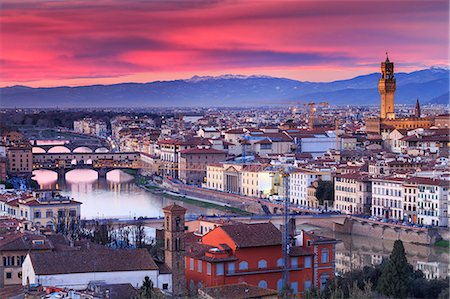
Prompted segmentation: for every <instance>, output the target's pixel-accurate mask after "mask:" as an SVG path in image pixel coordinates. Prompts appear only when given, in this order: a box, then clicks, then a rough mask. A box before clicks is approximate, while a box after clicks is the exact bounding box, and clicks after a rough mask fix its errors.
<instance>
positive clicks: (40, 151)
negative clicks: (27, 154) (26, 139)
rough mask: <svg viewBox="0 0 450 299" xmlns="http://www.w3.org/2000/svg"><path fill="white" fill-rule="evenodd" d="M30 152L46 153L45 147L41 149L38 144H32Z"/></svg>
mask: <svg viewBox="0 0 450 299" xmlns="http://www.w3.org/2000/svg"><path fill="white" fill-rule="evenodd" d="M31 152H32V153H33V154H45V153H46V151H45V149H43V148H42V147H39V146H33V148H32V149H31Z"/></svg>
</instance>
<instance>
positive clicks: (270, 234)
mask: <svg viewBox="0 0 450 299" xmlns="http://www.w3.org/2000/svg"><path fill="white" fill-rule="evenodd" d="M216 229H222V230H223V231H224V232H225V233H226V234H227V235H228V236H229V237H230V238H231V239H232V240H233V242H234V243H235V244H236V246H237V247H240V248H245V247H263V246H274V245H280V244H281V232H280V231H279V230H278V229H277V228H276V227H275V226H274V225H273V224H272V223H270V222H269V223H252V224H246V223H236V224H232V225H222V226H220V227H218V228H216Z"/></svg>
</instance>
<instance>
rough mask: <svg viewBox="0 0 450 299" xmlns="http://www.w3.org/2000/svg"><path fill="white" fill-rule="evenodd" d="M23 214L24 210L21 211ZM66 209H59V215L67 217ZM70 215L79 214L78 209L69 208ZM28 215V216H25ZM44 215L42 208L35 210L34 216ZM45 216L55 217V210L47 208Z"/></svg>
mask: <svg viewBox="0 0 450 299" xmlns="http://www.w3.org/2000/svg"><path fill="white" fill-rule="evenodd" d="M21 214H22V211H21ZM25 214H27V212H26V211H25ZM65 214H66V212H65V210H58V217H65ZM69 216H71V217H75V216H77V210H75V209H70V210H69ZM25 217H27V216H25ZM41 217H42V213H41V211H40V210H35V211H34V218H41ZM45 218H53V211H52V210H47V211H46V212H45Z"/></svg>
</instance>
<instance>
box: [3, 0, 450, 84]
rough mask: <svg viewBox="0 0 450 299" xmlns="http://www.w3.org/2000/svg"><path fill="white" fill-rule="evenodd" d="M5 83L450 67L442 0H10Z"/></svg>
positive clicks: (323, 75)
mask: <svg viewBox="0 0 450 299" xmlns="http://www.w3.org/2000/svg"><path fill="white" fill-rule="evenodd" d="M0 9H1V11H0V14H1V19H0V26H1V27H0V30H1V48H0V54H1V55H0V67H1V73H0V74H1V78H0V79H1V82H0V85H1V86H10V85H16V84H20V85H27V86H34V87H37V86H39V87H41V86H60V85H91V84H110V83H119V82H149V81H155V80H172V79H179V78H189V77H191V76H193V75H221V74H244V75H250V74H264V75H270V76H277V77H287V78H293V79H298V80H308V81H331V80H337V79H345V78H350V77H353V76H356V75H361V74H367V73H372V72H378V71H379V63H380V61H381V60H384V59H385V52H386V51H389V57H390V59H391V61H394V62H395V63H396V70H397V71H405V72H409V71H413V70H417V69H422V68H426V67H430V66H447V65H448V52H449V45H448V44H449V29H448V26H449V4H448V0H442V1H433V0H431V1H430V0H426V1H421V0H420V1H419V0H397V1H395V0H394V1H384V0H378V1H369V0H354V1H338V0H334V1H324V0H315V1H303V0H298V1H284V0H278V1H269V0H249V1H232V0H230V1H227V0H217V1H216V0H210V1H162V0H161V1H143V0H122V1H113V0H95V1H93V0H91V1H78V0H71V1H61V0H54V1H43V0H34V1H20V0H14V1H13V0H4V1H2V6H1V7H0Z"/></svg>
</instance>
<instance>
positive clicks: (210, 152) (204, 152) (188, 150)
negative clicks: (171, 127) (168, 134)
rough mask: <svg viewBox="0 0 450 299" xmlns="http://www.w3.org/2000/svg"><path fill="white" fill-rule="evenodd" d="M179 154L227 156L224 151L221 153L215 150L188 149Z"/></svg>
mask: <svg viewBox="0 0 450 299" xmlns="http://www.w3.org/2000/svg"><path fill="white" fill-rule="evenodd" d="M180 153H181V154H222V155H224V154H227V152H225V151H221V150H218V149H215V148H198V147H195V148H188V149H185V150H182V151H180Z"/></svg>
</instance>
